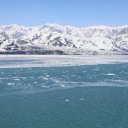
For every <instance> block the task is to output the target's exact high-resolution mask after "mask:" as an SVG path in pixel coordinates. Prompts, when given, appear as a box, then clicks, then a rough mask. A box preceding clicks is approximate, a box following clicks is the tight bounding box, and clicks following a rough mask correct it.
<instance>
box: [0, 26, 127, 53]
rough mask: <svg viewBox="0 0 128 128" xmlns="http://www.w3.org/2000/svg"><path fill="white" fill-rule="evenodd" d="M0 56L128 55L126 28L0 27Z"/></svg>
mask: <svg viewBox="0 0 128 128" xmlns="http://www.w3.org/2000/svg"><path fill="white" fill-rule="evenodd" d="M0 53H1V54H3V53H8V54H9V53H12V54H14V53H15V54H128V26H120V27H107V26H91V27H86V28H75V27H71V26H60V25H57V24H46V25H44V26H37V27H24V26H18V25H7V26H6V25H5V26H0Z"/></svg>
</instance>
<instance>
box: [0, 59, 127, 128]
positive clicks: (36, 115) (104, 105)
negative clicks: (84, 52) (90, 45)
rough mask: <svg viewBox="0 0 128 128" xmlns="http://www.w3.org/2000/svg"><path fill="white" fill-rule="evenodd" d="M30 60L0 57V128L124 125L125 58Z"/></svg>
mask: <svg viewBox="0 0 128 128" xmlns="http://www.w3.org/2000/svg"><path fill="white" fill-rule="evenodd" d="M109 59H110V58H109ZM101 61H102V59H101ZM34 62H35V63H37V61H35V60H33V59H31V60H29V59H28V60H27V59H18V60H17V59H0V66H1V68H0V128H128V63H127V62H125V61H123V62H120V61H118V60H117V59H116V62H115V63H106V64H105V63H103V64H101V63H99V64H97V63H96V64H83V65H77V64H76V65H71V63H70V65H69V64H68V65H61V66H60V65H59V66H57V65H56V66H49V67H45V66H44V67H43V66H42V67H41V66H40V67H38V66H35V67H33V66H26V67H25V66H24V64H23V63H27V64H28V65H29V63H34ZM39 63H43V62H42V61H41V62H39ZM15 65H20V66H19V67H17V66H15ZM22 65H23V67H22Z"/></svg>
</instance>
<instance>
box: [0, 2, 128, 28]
mask: <svg viewBox="0 0 128 128" xmlns="http://www.w3.org/2000/svg"><path fill="white" fill-rule="evenodd" d="M46 23H56V24H60V25H71V26H75V27H86V26H92V25H106V26H121V25H128V0H0V25H8V24H18V25H24V26H37V25H44V24H46Z"/></svg>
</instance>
